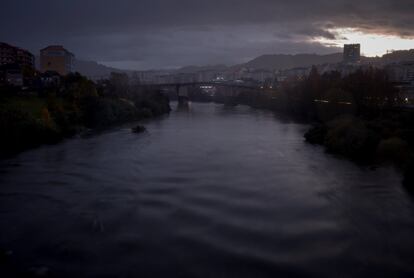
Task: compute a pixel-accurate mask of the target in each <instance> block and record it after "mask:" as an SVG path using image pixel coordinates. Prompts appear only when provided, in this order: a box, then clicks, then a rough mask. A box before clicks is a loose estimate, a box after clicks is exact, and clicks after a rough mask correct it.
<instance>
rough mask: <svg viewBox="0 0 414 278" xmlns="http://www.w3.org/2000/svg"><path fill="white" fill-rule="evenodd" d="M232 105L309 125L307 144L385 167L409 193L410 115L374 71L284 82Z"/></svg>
mask: <svg viewBox="0 0 414 278" xmlns="http://www.w3.org/2000/svg"><path fill="white" fill-rule="evenodd" d="M238 103H242V104H247V105H250V106H252V107H256V108H265V109H271V110H273V111H277V112H282V113H286V114H289V115H292V116H294V117H296V118H298V119H300V120H304V121H306V122H310V123H312V127H311V128H310V130H309V131H308V132H307V133H306V134H305V139H306V141H307V142H309V143H311V144H320V145H323V146H324V147H325V149H326V151H327V152H329V153H332V154H337V155H340V156H343V157H346V158H349V159H352V160H354V161H356V162H358V163H364V164H373V165H382V164H391V165H394V166H395V167H397V168H398V169H400V170H401V171H402V172H403V173H404V184H405V185H406V187H407V189H411V190H412V189H413V188H414V111H413V109H411V108H410V107H408V106H406V105H405V103H404V99H403V98H402V97H401V96H400V95H399V92H398V90H397V89H396V87H395V85H394V84H392V82H390V81H389V79H388V76H387V74H386V73H385V71H383V70H380V69H373V68H371V69H368V70H358V71H356V72H354V73H351V74H349V75H343V74H342V75H341V74H340V73H339V72H329V73H325V74H319V73H318V71H317V70H316V68H313V69H312V71H311V73H310V74H309V76H308V77H307V78H305V79H302V80H298V79H296V80H286V81H285V82H283V83H281V84H280V86H279V87H278V89H277V90H274V92H273V93H272V94H269V93H263V92H260V91H258V92H257V93H255V94H251V93H247V92H246V93H245V94H243V93H242V94H240V95H239V97H238Z"/></svg>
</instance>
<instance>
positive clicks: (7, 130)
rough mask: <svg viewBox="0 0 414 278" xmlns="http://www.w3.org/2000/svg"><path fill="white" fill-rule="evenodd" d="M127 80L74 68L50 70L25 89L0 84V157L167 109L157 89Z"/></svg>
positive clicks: (162, 112)
mask: <svg viewBox="0 0 414 278" xmlns="http://www.w3.org/2000/svg"><path fill="white" fill-rule="evenodd" d="M130 83H131V82H129V80H128V76H127V75H126V74H117V73H113V74H112V75H111V77H110V78H108V79H105V80H101V81H98V82H93V81H91V80H89V79H87V78H86V77H84V76H82V75H80V74H78V73H73V74H69V75H67V76H59V75H57V74H53V75H51V76H50V77H49V78H44V79H43V80H38V82H37V83H36V82H32V84H34V85H32V86H31V88H30V89H26V90H25V91H21V90H17V89H16V88H12V87H2V88H0V90H1V93H0V132H1V134H2V136H1V137H0V156H2V157H4V156H9V155H12V154H15V153H17V152H19V151H22V150H25V149H28V148H32V147H35V146H39V145H41V144H51V143H56V142H58V141H60V140H62V139H64V138H68V137H71V136H74V135H76V134H78V133H80V132H82V131H83V130H86V129H96V128H104V127H107V126H110V125H114V124H118V123H123V122H127V121H133V120H140V119H145V118H150V117H155V116H159V115H162V114H164V113H168V112H169V111H170V106H169V100H168V98H167V97H166V96H164V95H162V94H161V93H160V92H159V91H158V90H156V89H154V88H151V87H144V86H138V85H131V84H130Z"/></svg>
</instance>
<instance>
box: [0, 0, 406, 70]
mask: <svg viewBox="0 0 414 278" xmlns="http://www.w3.org/2000/svg"><path fill="white" fill-rule="evenodd" d="M413 15H414V0H357V1H354V0H288V1H286V0H283V1H282V0H1V9H0V26H1V28H0V41H4V42H8V43H11V44H14V45H17V46H20V47H23V48H26V49H29V50H30V51H32V52H33V53H35V54H37V53H38V52H39V49H41V48H43V47H45V46H47V45H49V44H61V45H64V46H65V47H66V48H67V49H68V50H70V51H71V52H73V53H74V54H75V55H76V57H77V58H78V59H84V60H92V61H98V62H101V63H104V64H106V65H110V66H114V67H118V68H123V69H135V70H147V69H161V68H177V67H181V66H186V65H213V64H227V65H232V64H238V63H242V62H246V61H248V60H250V59H252V58H255V57H257V56H260V55H263V54H297V53H317V54H327V53H333V52H339V51H341V47H342V44H344V43H352V42H358V43H361V44H362V52H363V54H365V55H367V56H375V55H382V54H383V53H385V52H386V51H387V50H391V49H394V50H398V49H409V48H414V16H413Z"/></svg>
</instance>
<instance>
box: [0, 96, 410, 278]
mask: <svg viewBox="0 0 414 278" xmlns="http://www.w3.org/2000/svg"><path fill="white" fill-rule="evenodd" d="M173 106H174V104H173ZM130 126H131V125H129V126H124V127H118V128H114V129H111V130H109V131H106V132H103V133H101V134H95V135H93V136H88V137H83V138H77V139H71V140H67V141H65V142H63V143H61V144H58V145H54V146H44V147H41V148H38V149H35V150H32V151H28V152H25V153H22V154H20V155H19V156H17V157H15V158H12V159H8V160H5V161H2V162H0V166H1V167H0V170H1V172H0V183H1V186H0V227H1V232H0V248H1V250H3V251H2V252H6V253H7V254H8V255H9V258H8V261H10V262H11V264H13V265H14V266H17V267H18V268H20V269H33V268H34V269H36V268H40V269H47V270H48V272H49V273H50V274H53V275H54V276H53V277H413V276H414V205H413V204H414V201H413V198H412V197H410V195H408V194H407V193H406V192H405V191H404V189H403V188H402V186H401V176H400V175H399V174H398V173H397V172H396V171H394V170H392V169H389V168H379V169H370V168H367V167H361V166H357V165H355V164H353V163H351V162H348V161H346V160H341V159H339V158H336V157H334V156H331V155H328V154H326V153H324V151H323V149H322V148H321V147H317V146H312V145H309V144H307V143H305V142H304V140H303V134H304V132H305V131H306V129H307V126H305V125H302V124H297V123H294V122H289V121H285V120H283V119H281V118H278V117H277V116H275V115H274V114H272V113H271V112H266V111H258V110H254V109H252V108H249V107H244V106H238V107H232V108H228V107H224V106H222V105H218V104H191V106H190V107H189V109H183V110H173V112H172V113H171V114H170V115H169V116H166V117H163V118H161V119H157V120H152V121H150V122H148V123H146V126H147V129H148V132H147V133H144V134H133V133H131V132H130V130H129V127H130Z"/></svg>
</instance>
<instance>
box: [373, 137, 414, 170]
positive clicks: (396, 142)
mask: <svg viewBox="0 0 414 278" xmlns="http://www.w3.org/2000/svg"><path fill="white" fill-rule="evenodd" d="M409 154H410V151H409V146H408V144H407V142H405V141H404V140H402V139H400V138H398V137H392V138H389V139H385V140H382V141H381V142H380V143H379V145H378V148H377V155H378V157H379V158H380V159H381V160H383V161H389V162H393V163H396V164H398V165H402V164H404V163H405V162H406V161H407V160H408V158H409Z"/></svg>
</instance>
